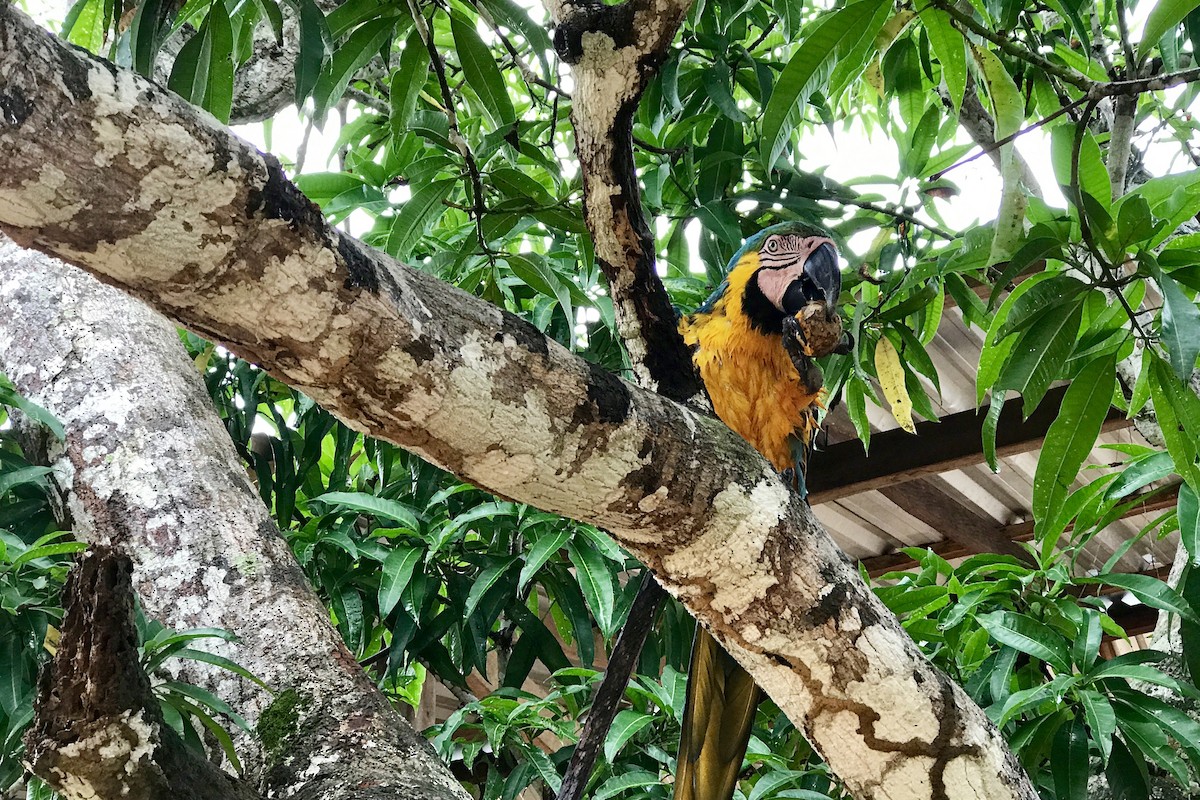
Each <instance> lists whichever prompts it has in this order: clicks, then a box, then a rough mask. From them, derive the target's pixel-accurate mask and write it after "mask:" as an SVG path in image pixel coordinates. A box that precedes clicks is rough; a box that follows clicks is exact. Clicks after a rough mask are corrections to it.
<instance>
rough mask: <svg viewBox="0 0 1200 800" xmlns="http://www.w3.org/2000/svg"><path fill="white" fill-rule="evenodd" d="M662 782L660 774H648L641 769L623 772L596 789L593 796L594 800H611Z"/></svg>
mask: <svg viewBox="0 0 1200 800" xmlns="http://www.w3.org/2000/svg"><path fill="white" fill-rule="evenodd" d="M659 785H661V781H660V780H659V778H658V773H651V772H646V771H645V770H641V769H634V770H630V771H629V772H622V773H620V774H618V775H613V776H612V777H611V778H609V779H608V780H606V781H605V782H604V783H602V784H600V786H599V787H598V788H597V789H596V793H595V794H594V795H592V797H593V800H609V798H610V797H616V796H617V795H619V794H620V793H621V792H624V791H627V790H629V789H641V788H644V787H646V786H659Z"/></svg>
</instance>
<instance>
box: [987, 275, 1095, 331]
mask: <svg viewBox="0 0 1200 800" xmlns="http://www.w3.org/2000/svg"><path fill="white" fill-rule="evenodd" d="M1087 289H1088V286H1087V285H1086V284H1085V283H1083V282H1082V281H1079V280H1076V279H1075V278H1072V277H1071V276H1069V275H1053V276H1051V277H1050V278H1048V279H1046V280H1044V281H1039V282H1038V283H1037V285H1036V286H1034V287H1033V288H1032V289H1030V290H1029V291H1027V292H1024V293H1022V294H1021V296H1020V297H1018V298H1017V300H1016V302H1015V303H1013V305H1012V309H1011V310H1010V311H1009V312H1008V315H1007V317H1006V318H1005V319H1004V321H1003V323H1001V324H1000V325H999V327H998V328H997V329H996V341H1000V340H1002V339H1004V338H1005V337H1006V336H1011V335H1012V334H1014V333H1017V332H1018V331H1022V330H1025V329H1026V328H1028V327H1029V326H1031V325H1032V324H1033V323H1035V322H1037V321H1038V320H1039V319H1041V318H1042V317H1043V316H1044V315H1046V314H1049V313H1051V312H1055V313H1057V311H1058V309H1059V308H1060V307H1061V306H1064V305H1066V304H1068V303H1070V302H1073V301H1075V299H1076V298H1077V297H1078V296H1079V295H1080V294H1083V292H1085V291H1087Z"/></svg>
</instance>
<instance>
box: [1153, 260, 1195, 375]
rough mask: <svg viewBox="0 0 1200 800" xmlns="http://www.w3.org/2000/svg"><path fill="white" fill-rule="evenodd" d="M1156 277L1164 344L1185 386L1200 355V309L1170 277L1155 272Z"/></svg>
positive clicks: (1172, 364) (1172, 366) (1163, 273)
mask: <svg viewBox="0 0 1200 800" xmlns="http://www.w3.org/2000/svg"><path fill="white" fill-rule="evenodd" d="M1155 278H1156V279H1157V280H1158V285H1159V288H1161V289H1162V293H1163V309H1162V341H1163V343H1164V344H1165V345H1166V347H1167V357H1168V358H1169V359H1170V361H1171V368H1172V369H1174V370H1175V374H1176V375H1177V376H1179V380H1181V381H1183V382H1184V383H1186V382H1187V381H1188V380H1189V379H1190V378H1191V377H1192V371H1193V370H1194V369H1195V368H1196V357H1197V356H1200V308H1197V307H1196V304H1195V303H1193V302H1192V301H1191V300H1189V299H1188V298H1187V295H1185V294H1184V293H1183V290H1182V289H1180V288H1179V284H1177V283H1175V281H1174V280H1172V279H1171V276H1170V275H1168V274H1166V273H1165V272H1162V271H1161V270H1159V271H1156V275H1155Z"/></svg>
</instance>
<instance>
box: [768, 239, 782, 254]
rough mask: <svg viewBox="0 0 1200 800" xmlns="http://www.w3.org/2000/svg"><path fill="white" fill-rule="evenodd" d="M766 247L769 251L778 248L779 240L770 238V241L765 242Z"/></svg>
mask: <svg viewBox="0 0 1200 800" xmlns="http://www.w3.org/2000/svg"><path fill="white" fill-rule="evenodd" d="M767 249H768V250H770V251H771V252H775V251H776V250H778V249H779V242H777V241H775V240H774V239H772V240H771V241H769V242H767Z"/></svg>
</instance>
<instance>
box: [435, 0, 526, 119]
mask: <svg viewBox="0 0 1200 800" xmlns="http://www.w3.org/2000/svg"><path fill="white" fill-rule="evenodd" d="M450 32H451V33H452V34H453V36H454V49H455V52H457V53H458V58H459V61H460V62H461V63H462V68H463V75H464V76H465V77H466V79H467V85H468V86H470V87H471V88H472V89H474V90H475V94H477V95H479V99H480V100H481V101H482V102H483V107H484V110H485V112H486V113H487V115H488V117H489V118H490V119H491V121H492V124H493V125H495V126H497V127H500V126H504V125H511V124H513V123H514V122H515V121H516V119H517V112H516V110H515V109H514V108H513V104H512V99H511V98H509V96H508V89H507V88H506V87H505V85H504V76H503V75H502V74H500V68H499V67H498V66H496V58H495V57H494V56H493V55H492V51H491V50H489V49H488V46H487V45H486V44H484V43H483V40H482V39H480V38H479V34H478V33H476V32H475V28H474V27H473V26H471V25H470V24H469V23H468V22H466V21H465V20H463V19H462V18H460V17H459V16H458V15H457V14H451V15H450Z"/></svg>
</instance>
